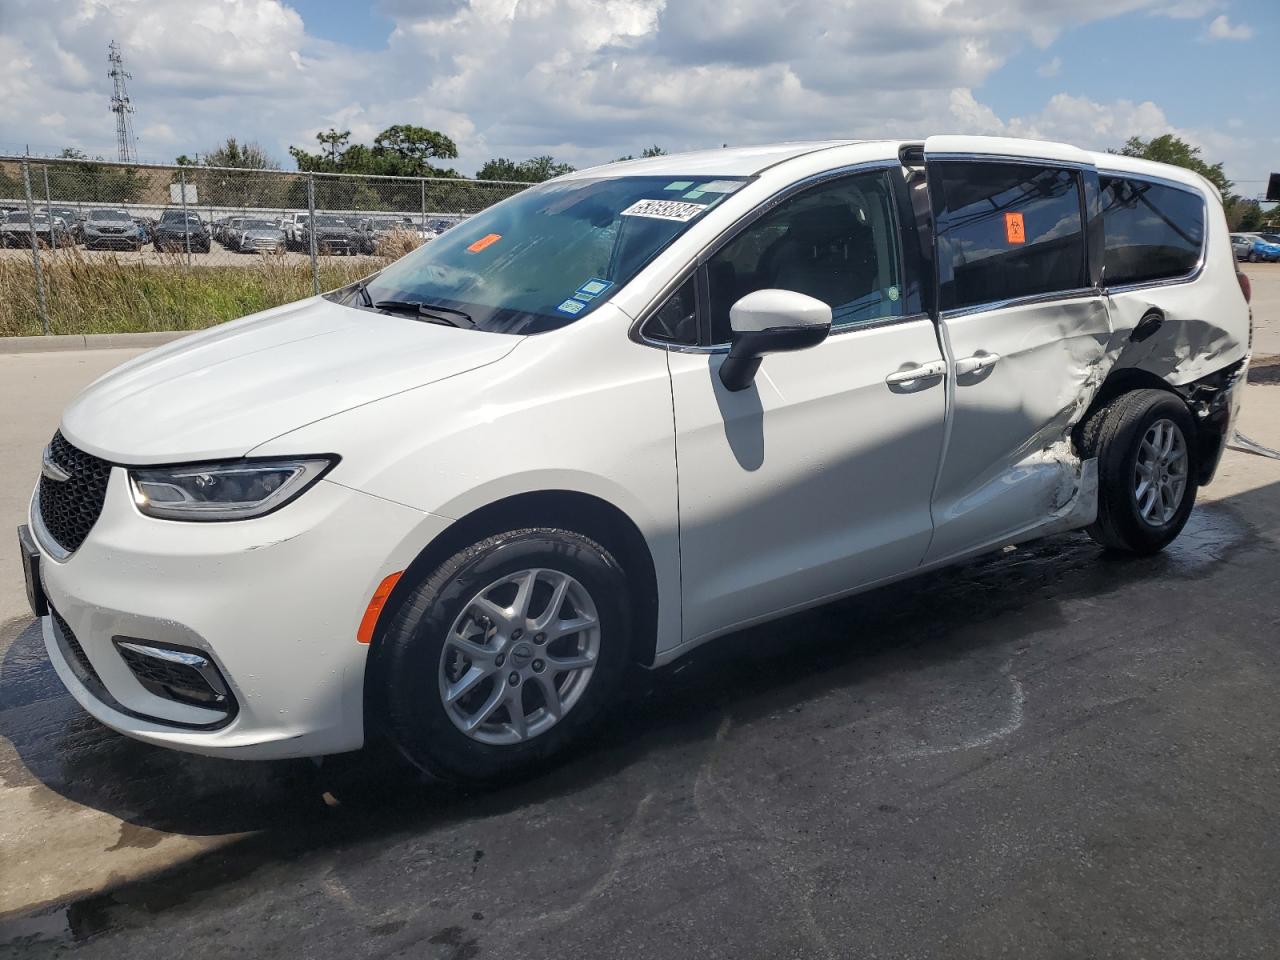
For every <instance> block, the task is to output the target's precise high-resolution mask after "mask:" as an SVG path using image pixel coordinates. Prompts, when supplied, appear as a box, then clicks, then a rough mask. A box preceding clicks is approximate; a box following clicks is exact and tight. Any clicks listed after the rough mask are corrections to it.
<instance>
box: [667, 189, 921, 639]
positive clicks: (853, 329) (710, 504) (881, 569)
mask: <svg viewBox="0 0 1280 960" xmlns="http://www.w3.org/2000/svg"><path fill="white" fill-rule="evenodd" d="M896 175H897V174H896V172H895V173H893V174H891V173H890V172H889V171H886V170H875V171H869V172H862V173H852V174H849V175H847V176H844V177H841V178H839V179H835V180H829V181H826V182H825V183H822V184H819V185H817V186H813V187H811V188H809V189H807V190H804V191H802V192H800V193H798V194H796V195H794V196H793V197H791V198H790V199H788V200H785V201H783V202H782V203H780V204H779V205H777V206H776V207H774V208H773V209H772V210H771V211H770V212H769V213H767V214H765V215H763V216H762V217H760V218H759V219H757V220H755V221H754V222H753V223H751V224H750V225H749V226H747V227H746V228H744V229H743V231H742V232H741V233H739V234H738V236H737V237H735V238H734V239H733V240H731V241H730V242H729V243H728V244H727V245H725V246H723V247H722V248H721V249H720V250H719V251H718V252H717V253H715V254H714V255H713V256H712V257H711V258H710V259H709V261H708V262H707V263H706V264H705V266H704V267H703V268H702V271H703V272H702V273H701V276H700V282H701V284H702V287H701V289H702V290H703V291H704V294H705V295H704V296H703V298H702V299H703V312H704V314H709V318H708V320H709V323H708V324H707V325H708V326H709V329H710V333H709V335H708V336H707V337H706V339H707V341H708V342H709V343H710V344H713V345H727V343H728V341H729V339H730V333H729V323H728V318H729V308H730V307H731V306H732V304H733V303H734V302H736V301H737V300H738V299H739V298H741V297H743V296H745V295H746V294H748V293H751V292H752V291H755V290H760V289H768V288H781V289H787V290H796V291H798V292H800V293H805V294H808V295H810V296H813V297H817V298H818V299H820V300H822V301H823V302H825V303H828V304H830V305H831V307H832V311H833V317H834V324H833V329H832V332H831V335H830V336H829V337H828V338H827V340H826V341H825V342H824V343H822V344H820V345H819V346H817V347H813V348H811V349H808V350H801V351H798V352H796V353H784V354H774V355H771V356H767V357H765V358H764V362H763V364H762V366H761V367H760V370H759V372H758V374H757V375H756V379H755V382H754V384H753V385H752V386H750V387H748V388H747V389H745V390H742V391H739V392H732V391H729V390H726V389H725V388H724V386H723V384H721V382H720V378H719V375H718V371H719V368H720V364H721V362H722V361H723V359H724V353H723V352H711V353H707V352H678V351H672V352H670V353H669V354H668V357H669V364H670V369H671V380H672V391H673V396H674V401H675V421H676V422H675V426H676V459H677V469H678V471H679V491H680V545H681V575H682V580H683V600H684V636H685V639H686V640H695V639H699V638H702V637H705V636H708V635H710V634H713V633H720V632H724V631H725V630H727V629H730V628H731V627H733V626H737V625H741V624H745V623H747V622H750V621H752V620H756V619H760V618H763V617H765V616H768V615H769V614H773V613H777V612H779V611H782V610H786V609H790V608H793V607H797V606H801V605H804V604H807V603H811V602H814V601H817V600H820V599H822V598H825V597H828V596H833V595H836V594H840V593H844V592H848V591H850V590H852V589H854V588H856V587H858V586H861V585H864V584H867V583H871V582H874V581H876V580H880V579H883V578H885V577H889V576H893V575H896V574H900V573H903V572H906V571H909V570H911V569H913V568H914V567H915V566H916V565H917V564H919V562H920V560H921V558H922V557H923V556H924V552H925V550H926V548H927V546H928V543H929V539H930V535H931V531H932V524H931V522H930V517H929V494H930V491H931V489H932V486H933V482H934V478H935V476H936V473H937V467H938V461H939V456H940V454H941V450H942V439H943V423H944V410H945V407H944V396H945V394H944V387H943V381H944V378H943V376H942V372H943V364H942V353H941V350H940V349H939V345H938V339H937V335H936V330H935V327H934V325H933V323H932V321H931V320H930V319H929V318H928V317H927V316H925V315H924V314H922V313H920V312H919V305H918V299H917V296H916V293H915V291H914V288H912V289H911V292H910V293H909V287H908V283H907V280H908V279H915V280H916V281H917V282H918V278H906V277H904V274H903V261H902V255H901V252H902V248H901V244H900V234H899V223H900V220H901V218H900V217H899V215H898V209H897V207H896V200H895V197H896V194H895V192H894V183H893V181H892V180H891V177H893V176H896ZM675 297H677V298H678V297H684V298H685V299H686V300H691V299H692V288H686V289H684V290H682V291H679V292H677V294H676V295H675ZM673 299H674V298H673ZM670 312H672V313H673V315H674V314H678V313H681V312H682V311H681V310H679V309H675V310H673V311H670Z"/></svg>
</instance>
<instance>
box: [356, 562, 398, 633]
mask: <svg viewBox="0 0 1280 960" xmlns="http://www.w3.org/2000/svg"><path fill="white" fill-rule="evenodd" d="M403 574H404V571H403V570H401V571H399V572H398V573H391V574H388V575H387V576H386V577H384V578H383V580H382V582H381V583H380V584H378V589H377V590H375V591H373V599H372V600H370V601H369V606H367V607H366V608H365V611H364V616H363V617H361V618H360V629H359V630H357V631H356V642H358V643H366V644H367V643H372V642H373V629H374V627H376V626H377V625H378V617H379V616H381V615H382V608H383V607H385V606H386V605H387V598H388V597H390V596H391V591H392V590H394V589H395V588H396V584H397V583H399V582H400V577H401V576H402V575H403Z"/></svg>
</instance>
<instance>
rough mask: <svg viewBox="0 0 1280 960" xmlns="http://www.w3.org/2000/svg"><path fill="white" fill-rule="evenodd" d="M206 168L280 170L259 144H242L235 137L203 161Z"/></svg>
mask: <svg viewBox="0 0 1280 960" xmlns="http://www.w3.org/2000/svg"><path fill="white" fill-rule="evenodd" d="M201 163H203V164H204V165H205V166H206V167H239V168H241V169H244V170H279V169H280V164H279V163H277V162H276V161H275V160H273V159H272V158H271V157H270V156H269V155H268V154H267V151H266V150H264V149H263V148H262V147H261V145H259V144H257V143H252V142H251V143H244V144H242V143H240V142H239V141H238V140H236V138H235V137H227V140H226V142H225V143H223V144H221V145H220V146H217V147H214V148H213V149H212V150H210V151H208V152H207V153H205V155H204V160H202V161H201Z"/></svg>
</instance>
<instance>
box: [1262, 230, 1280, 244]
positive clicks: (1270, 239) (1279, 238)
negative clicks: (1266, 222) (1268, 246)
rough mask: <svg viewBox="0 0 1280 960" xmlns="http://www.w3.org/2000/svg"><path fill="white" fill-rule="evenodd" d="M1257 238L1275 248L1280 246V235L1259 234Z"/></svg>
mask: <svg viewBox="0 0 1280 960" xmlns="http://www.w3.org/2000/svg"><path fill="white" fill-rule="evenodd" d="M1258 236H1260V237H1261V238H1262V239H1263V240H1265V241H1267V243H1274V244H1275V245H1276V246H1280V233H1259V234H1258Z"/></svg>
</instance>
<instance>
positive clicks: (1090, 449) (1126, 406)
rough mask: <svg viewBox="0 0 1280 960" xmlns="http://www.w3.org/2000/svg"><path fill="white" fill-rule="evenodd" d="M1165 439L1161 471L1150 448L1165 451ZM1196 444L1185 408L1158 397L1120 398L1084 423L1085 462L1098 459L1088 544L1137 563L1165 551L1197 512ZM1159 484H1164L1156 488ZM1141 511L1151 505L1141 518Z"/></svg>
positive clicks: (1162, 394) (1174, 399) (1159, 393)
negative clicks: (1152, 481) (1151, 478)
mask: <svg viewBox="0 0 1280 960" xmlns="http://www.w3.org/2000/svg"><path fill="white" fill-rule="evenodd" d="M1170 428H1172V429H1170ZM1161 430H1163V431H1164V432H1163V433H1162V432H1160V431H1161ZM1171 435H1173V439H1172V440H1169V441H1168V443H1169V445H1170V446H1171V447H1172V451H1171V453H1170V454H1169V456H1168V460H1167V462H1164V463H1163V465H1161V462H1160V458H1159V456H1158V454H1159V451H1158V450H1156V449H1155V448H1154V447H1152V445H1151V444H1152V441H1153V440H1154V441H1155V444H1156V447H1163V446H1164V438H1166V437H1169V436H1171ZM1195 441H1196V428H1195V422H1194V420H1193V419H1192V417H1191V412H1190V411H1189V410H1188V409H1187V405H1186V404H1185V403H1184V402H1183V401H1182V398H1181V397H1179V396H1177V395H1176V394H1173V393H1168V392H1166V391H1164V390H1134V391H1132V392H1130V393H1125V394H1121V395H1120V396H1119V397H1117V398H1115V399H1114V400H1112V401H1111V402H1110V403H1109V404H1107V405H1106V406H1104V407H1102V408H1101V409H1099V410H1097V411H1096V412H1095V413H1094V414H1093V415H1092V416H1090V417H1089V419H1088V420H1087V421H1086V422H1085V424H1084V427H1083V429H1082V431H1081V452H1082V454H1083V456H1085V457H1086V458H1087V457H1097V458H1098V518H1097V520H1096V521H1094V523H1093V524H1092V526H1090V527H1089V528H1088V533H1089V536H1091V537H1092V538H1093V539H1094V540H1096V541H1097V542H1098V543H1100V544H1101V545H1102V546H1104V547H1106V548H1108V549H1110V550H1121V551H1125V552H1127V553H1136V554H1142V555H1149V554H1153V553H1157V552H1159V551H1160V550H1162V549H1164V548H1165V547H1166V546H1167V545H1168V544H1169V543H1171V542H1172V541H1173V539H1174V538H1175V537H1177V536H1178V534H1179V533H1181V532H1182V528H1183V527H1184V526H1185V525H1186V523H1187V518H1188V517H1189V516H1191V509H1192V507H1194V506H1195V501H1196V480H1195V478H1196V476H1197V469H1198V466H1199V464H1198V463H1197V456H1196V442H1195ZM1179 448H1180V451H1181V454H1180V455H1179V453H1178V449H1179ZM1153 458H1154V464H1155V465H1154V466H1153ZM1140 460H1141V461H1143V463H1144V464H1145V467H1146V471H1145V474H1149V473H1151V472H1152V471H1153V470H1154V472H1155V475H1156V489H1155V490H1154V491H1151V490H1150V489H1149V488H1146V489H1144V488H1141V486H1140V485H1141V483H1142V480H1143V478H1144V476H1145V474H1141V475H1140V472H1139V471H1140ZM1162 476H1167V477H1168V478H1169V481H1168V482H1167V483H1163V484H1162V483H1161V482H1160V478H1161V477H1162ZM1179 477H1181V483H1180V484H1179V483H1178V478H1179ZM1162 488H1163V489H1162ZM1140 489H1144V492H1143V494H1142V496H1141V498H1140V496H1139V490H1140ZM1175 491H1177V493H1176V496H1175ZM1144 505H1149V506H1148V509H1147V510H1146V511H1145V512H1144V509H1143V507H1144Z"/></svg>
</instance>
